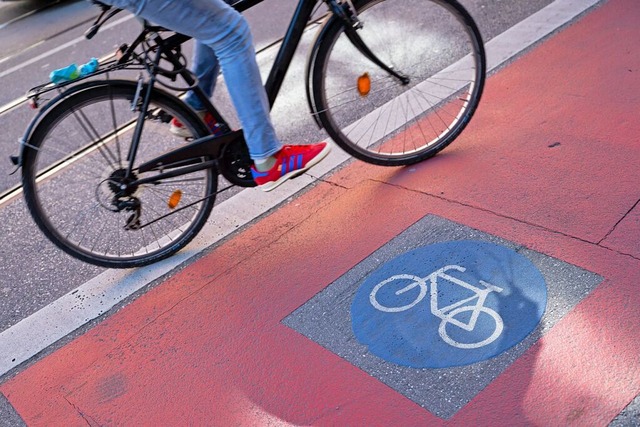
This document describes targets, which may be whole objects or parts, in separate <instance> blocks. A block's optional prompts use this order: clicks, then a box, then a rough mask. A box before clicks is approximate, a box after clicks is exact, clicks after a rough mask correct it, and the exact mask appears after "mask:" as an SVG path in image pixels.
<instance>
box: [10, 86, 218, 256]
mask: <svg viewBox="0 0 640 427" xmlns="http://www.w3.org/2000/svg"><path fill="white" fill-rule="evenodd" d="M143 93H144V91H143ZM137 99H139V97H138V96H136V84H135V83H132V82H125V81H118V82H114V81H109V82H96V84H95V85H91V86H89V87H87V88H86V89H84V90H81V91H78V92H76V93H74V94H72V95H70V96H68V97H66V98H64V99H62V100H61V101H59V102H58V103H57V104H56V105H54V106H53V107H51V109H50V110H49V111H48V112H47V113H46V114H45V115H44V117H43V118H42V119H41V120H40V122H39V124H38V125H37V126H36V127H35V128H34V130H33V132H32V133H31V137H30V138H29V141H28V145H27V146H26V147H25V151H24V153H23V169H22V173H23V176H22V179H23V186H24V195H25V199H26V202H27V206H28V208H29V210H30V212H31V215H32V216H33V218H34V220H35V222H36V223H37V225H38V226H39V227H40V229H41V230H42V231H43V232H44V234H45V235H46V236H47V237H48V238H49V239H50V240H51V241H52V242H53V243H55V244H56V245H57V246H58V247H59V248H61V249H62V250H64V251H65V252H67V253H69V254H70V255H72V256H74V257H76V258H78V259H81V260H83V261H85V262H88V263H91V264H95V265H99V266H103V267H114V268H128V267H137V266H142V265H146V264H150V263H152V262H155V261H158V260H160V259H163V258H166V257H168V256H170V255H172V254H174V253H175V252H176V251H178V250H180V249H181V248H182V247H184V246H185V245H186V244H187V243H188V242H189V241H190V240H191V239H192V238H193V237H194V236H195V235H196V234H197V233H198V231H199V230H200V229H201V228H202V226H203V225H204V223H205V222H206V220H207V218H208V216H209V214H210V212H211V209H212V207H213V204H214V201H215V194H216V191H217V185H218V184H217V179H218V178H217V176H218V175H217V171H216V170H215V169H205V170H200V171H195V172H191V173H188V174H185V175H181V176H176V177H171V178H164V179H158V180H156V179H154V178H153V177H154V174H158V173H160V172H161V171H159V170H154V171H151V172H146V173H140V172H139V171H138V170H137V168H136V164H141V163H143V162H145V161H148V160H151V159H153V158H155V157H157V156H158V155H160V154H162V153H164V152H167V151H169V150H172V149H175V148H178V147H179V146H181V145H184V144H185V142H184V139H182V138H176V137H174V136H172V135H171V134H170V133H169V125H168V123H167V121H168V118H170V116H175V117H177V118H178V119H179V120H180V121H181V122H182V123H183V124H184V125H185V127H186V128H187V129H188V130H190V131H191V132H192V134H193V135H194V137H201V136H206V135H207V130H206V127H204V125H203V124H202V122H201V121H200V120H199V119H198V117H197V115H196V114H195V113H194V112H192V111H191V110H189V109H187V108H186V107H185V106H184V104H182V103H181V102H180V101H178V100H177V99H176V98H174V97H171V96H170V95H167V94H165V93H164V92H162V91H159V90H157V89H155V90H154V91H153V92H152V96H151V106H150V109H149V110H148V111H147V114H146V118H145V120H144V126H143V129H142V133H141V135H140V138H139V146H138V149H137V151H135V164H133V167H132V174H130V175H129V174H128V173H127V171H128V169H129V168H128V167H129V163H130V160H129V159H133V157H131V154H132V150H131V147H132V141H133V134H134V130H135V127H136V122H137V120H138V118H139V105H134V102H133V101H134V100H137ZM198 161H205V159H204V158H203V159H200V160H194V161H193V162H191V164H195V163H197V162H198ZM142 178H150V179H148V180H147V181H146V183H144V184H140V185H134V186H131V187H130V188H129V189H128V190H126V191H124V192H123V191H122V190H121V188H122V185H123V184H125V183H131V182H134V181H135V180H140V179H142Z"/></svg>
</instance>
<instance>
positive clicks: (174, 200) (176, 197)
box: [167, 190, 182, 209]
mask: <svg viewBox="0 0 640 427" xmlns="http://www.w3.org/2000/svg"><path fill="white" fill-rule="evenodd" d="M180 199H182V191H180V190H176V191H174V192H173V193H172V194H171V196H170V197H169V202H168V203H167V204H168V205H169V209H175V207H176V206H178V203H180Z"/></svg>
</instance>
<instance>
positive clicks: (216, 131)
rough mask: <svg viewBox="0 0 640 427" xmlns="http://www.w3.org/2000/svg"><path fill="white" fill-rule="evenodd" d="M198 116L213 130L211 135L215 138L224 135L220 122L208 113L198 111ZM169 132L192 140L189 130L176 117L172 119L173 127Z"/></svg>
mask: <svg viewBox="0 0 640 427" xmlns="http://www.w3.org/2000/svg"><path fill="white" fill-rule="evenodd" d="M197 113H198V116H200V118H201V119H202V121H204V123H205V124H206V125H207V127H208V128H209V129H210V130H211V134H212V135H214V136H220V135H222V134H224V133H225V132H224V129H223V127H222V126H221V125H220V124H219V123H218V121H217V120H216V119H215V117H213V114H211V113H210V112H208V111H197ZM169 132H171V133H172V134H174V135H175V136H179V137H181V138H191V137H192V136H193V135H191V131H189V129H187V128H186V127H185V126H184V125H183V124H182V122H180V120H178V119H176V118H175V117H174V118H173V119H171V127H170V128H169Z"/></svg>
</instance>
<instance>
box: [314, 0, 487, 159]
mask: <svg viewBox="0 0 640 427" xmlns="http://www.w3.org/2000/svg"><path fill="white" fill-rule="evenodd" d="M355 7H356V9H357V10H358V16H359V18H360V20H361V22H362V23H363V28H361V29H359V30H357V31H356V32H357V34H358V35H359V36H360V38H361V39H362V40H363V41H364V43H365V44H366V45H367V46H368V48H369V49H370V50H371V51H372V52H373V54H374V55H376V56H377V57H378V58H379V59H380V60H382V62H383V63H384V64H386V65H387V66H389V67H390V68H391V69H392V70H393V71H395V72H397V73H399V74H401V75H402V76H405V77H407V78H408V83H407V82H406V81H404V82H403V81H401V80H400V79H399V78H397V77H394V76H392V75H390V73H388V72H387V71H384V70H383V69H382V68H381V67H379V66H378V65H375V64H374V63H373V62H372V61H371V60H370V59H368V58H367V57H365V55H364V54H363V53H362V52H360V51H359V50H358V49H357V48H356V47H355V46H354V44H353V43H352V42H351V41H350V40H349V38H348V36H347V33H346V32H345V30H344V26H343V25H342V23H341V22H340V21H339V20H337V19H333V20H332V21H329V22H328V23H327V26H326V27H325V28H324V29H323V32H322V33H321V35H320V39H319V40H320V41H319V45H318V49H317V52H316V55H315V57H314V62H313V69H312V84H313V96H314V102H315V105H316V109H317V112H318V117H319V119H320V121H321V123H322V125H323V126H324V128H325V129H326V130H327V132H328V133H329V135H330V136H331V138H333V140H334V141H335V142H336V143H337V144H338V145H340V146H341V147H342V148H343V149H344V150H345V151H347V152H348V153H350V154H351V155H353V156H354V157H356V158H358V159H360V160H364V161H366V162H370V163H374V164H378V165H384V166H398V165H408V164H413V163H416V162H420V161H422V160H425V159H427V158H429V157H431V156H433V155H435V154H436V153H438V152H439V151H440V150H442V149H443V148H445V147H446V146H447V145H449V144H450V143H451V142H452V141H453V140H454V139H455V138H456V137H457V136H458V135H459V134H460V132H462V130H463V129H464V127H465V126H466V125H467V123H468V122H469V120H470V119H471V116H472V115H473V113H474V111H475V110H476V107H477V106H478V102H479V101H480V96H481V94H482V89H483V86H484V81H485V72H486V59H485V51H484V47H483V42H482V38H481V35H480V32H479V31H478V28H477V26H476V24H475V23H474V21H473V19H472V18H471V16H470V15H469V14H468V13H467V12H466V10H465V9H464V8H463V7H462V6H461V5H460V4H459V3H458V2H457V1H455V0H360V1H357V2H355Z"/></svg>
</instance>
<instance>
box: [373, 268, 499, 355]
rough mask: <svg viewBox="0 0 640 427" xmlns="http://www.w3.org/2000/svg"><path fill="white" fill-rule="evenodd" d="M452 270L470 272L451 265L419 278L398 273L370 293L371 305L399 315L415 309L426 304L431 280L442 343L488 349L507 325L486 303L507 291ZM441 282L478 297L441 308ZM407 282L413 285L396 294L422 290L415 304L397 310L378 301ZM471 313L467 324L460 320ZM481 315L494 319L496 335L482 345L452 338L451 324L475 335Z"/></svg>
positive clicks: (434, 308)
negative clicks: (390, 288)
mask: <svg viewBox="0 0 640 427" xmlns="http://www.w3.org/2000/svg"><path fill="white" fill-rule="evenodd" d="M450 270H455V271H459V272H462V273H464V272H465V271H466V269H465V268H464V267H461V266H459V265H447V266H445V267H442V268H440V269H438V270H436V271H434V272H433V273H431V274H429V275H428V276H427V277H418V276H414V275H411V274H397V275H394V276H391V277H389V278H388V279H385V280H383V281H382V282H380V283H378V284H377V285H376V286H375V287H374V288H373V289H372V290H371V293H370V294H369V302H370V303H371V305H373V307H374V308H376V309H377V310H380V311H382V312H385V313H399V312H403V311H406V310H409V309H411V308H412V307H414V306H415V305H416V304H418V303H419V302H420V301H422V300H423V299H424V297H425V296H426V295H427V291H428V289H429V286H428V285H427V281H429V282H430V283H431V292H430V298H431V301H430V309H431V313H432V314H433V315H434V316H437V317H438V318H440V319H442V321H441V322H440V326H439V328H438V333H439V334H440V338H442V340H443V341H444V342H446V343H447V344H449V345H451V346H453V347H457V348H462V349H474V348H480V347H484V346H485V345H488V344H491V343H492V342H494V341H495V340H496V339H497V338H498V337H499V336H500V335H501V334H502V330H503V329H504V322H503V321H502V317H501V316H500V315H499V314H498V313H497V312H496V311H495V310H492V309H491V308H488V307H485V306H484V302H485V301H486V299H487V297H488V296H489V294H490V293H491V292H502V291H503V289H502V288H500V287H498V286H495V285H492V284H491V283H487V282H485V281H483V280H480V284H481V285H482V286H484V288H479V287H477V286H474V285H471V284H470V283H467V282H465V281H463V280H461V279H459V278H457V277H454V276H451V275H450V274H447V273H446V272H447V271H450ZM438 279H444V280H447V281H449V282H450V283H453V284H455V285H458V286H461V287H463V288H465V289H468V290H470V291H472V292H473V293H474V294H475V295H473V296H471V297H468V298H464V299H461V300H459V301H456V302H454V303H452V304H449V305H447V306H444V307H438ZM406 280H409V281H410V283H409V284H408V285H406V286H404V287H402V288H401V289H399V290H397V291H396V292H395V293H394V294H395V295H396V296H400V295H402V294H404V293H406V292H409V291H411V290H412V289H415V288H416V287H418V288H419V289H420V290H419V292H418V294H417V296H416V298H415V299H414V300H413V301H411V302H410V303H408V304H405V305H401V306H397V307H395V306H388V305H383V304H381V303H380V302H379V301H378V297H377V296H378V292H380V291H381V290H382V288H384V287H388V285H390V284H391V283H392V282H396V281H402V282H400V283H404V282H405V281H406ZM396 283H398V282H396ZM474 300H475V304H473V305H465V304H468V303H470V302H472V301H474ZM467 311H470V312H471V315H470V316H469V318H468V320H467V321H464V320H458V319H456V316H457V315H459V314H461V313H465V312H467ZM481 314H485V315H488V316H489V317H491V318H492V319H493V324H494V325H495V328H494V330H493V332H492V333H491V335H489V336H488V337H487V338H485V339H483V340H480V341H478V342H471V343H462V342H459V341H456V340H454V339H453V338H451V336H450V334H449V333H448V332H447V326H448V325H453V326H457V327H458V328H461V329H462V330H464V331H467V332H473V330H474V329H475V327H476V324H477V322H478V318H479V317H480V315H481ZM461 317H462V318H463V319H464V318H465V316H464V315H463V316H461Z"/></svg>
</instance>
